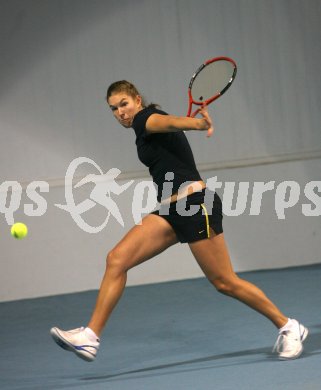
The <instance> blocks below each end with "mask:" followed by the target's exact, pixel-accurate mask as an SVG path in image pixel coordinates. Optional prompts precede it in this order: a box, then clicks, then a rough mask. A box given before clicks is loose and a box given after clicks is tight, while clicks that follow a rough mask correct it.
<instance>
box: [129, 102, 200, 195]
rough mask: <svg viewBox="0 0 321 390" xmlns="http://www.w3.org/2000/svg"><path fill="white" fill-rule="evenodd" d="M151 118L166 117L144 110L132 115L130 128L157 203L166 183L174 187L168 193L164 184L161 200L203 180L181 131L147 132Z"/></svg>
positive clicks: (151, 108)
mask: <svg viewBox="0 0 321 390" xmlns="http://www.w3.org/2000/svg"><path fill="white" fill-rule="evenodd" d="M152 114H161V115H168V114H167V113H166V112H164V111H161V110H159V109H157V108H154V107H146V108H144V109H143V110H141V111H139V112H138V113H137V114H136V115H135V117H134V120H133V124H132V127H133V129H134V130H135V134H136V146H137V153H138V158H139V160H140V161H141V162H142V163H143V164H144V165H146V166H147V167H148V168H149V172H150V174H151V176H152V178H153V181H154V183H155V184H156V185H157V200H158V202H160V201H161V199H162V191H163V184H164V182H165V181H168V182H171V183H173V188H172V191H171V192H170V193H168V188H169V187H170V186H169V185H168V184H167V185H166V190H165V187H164V195H163V199H165V198H168V197H169V196H171V195H173V194H176V193H177V191H178V189H179V187H180V186H181V185H182V184H183V183H185V182H194V181H199V180H202V179H201V176H200V174H199V172H198V170H197V168H196V165H195V161H194V157H193V153H192V149H191V147H190V145H189V142H188V140H187V138H186V136H185V134H184V132H183V131H178V132H169V133H147V132H146V122H147V119H148V118H149V117H150V116H151V115H152ZM165 192H166V194H165Z"/></svg>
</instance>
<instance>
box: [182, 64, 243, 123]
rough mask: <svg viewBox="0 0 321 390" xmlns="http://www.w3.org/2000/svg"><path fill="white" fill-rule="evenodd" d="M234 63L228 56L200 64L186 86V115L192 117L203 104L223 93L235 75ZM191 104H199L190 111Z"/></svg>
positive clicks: (212, 100) (205, 104) (210, 101)
mask: <svg viewBox="0 0 321 390" xmlns="http://www.w3.org/2000/svg"><path fill="white" fill-rule="evenodd" d="M236 71H237V67H236V63H235V62H234V61H233V60H232V59H231V58H228V57H216V58H212V59H211V60H208V61H206V62H204V64H202V65H201V66H200V67H199V68H198V69H197V71H196V72H195V73H194V74H193V76H192V78H191V81H190V83H189V86H188V100H189V104H188V112H187V116H190V117H192V118H193V117H194V116H195V115H197V114H198V113H199V112H200V111H201V109H202V107H203V106H207V105H208V104H210V103H212V102H214V100H216V99H218V98H219V97H220V96H222V95H223V93H225V92H226V91H227V90H228V89H229V87H230V86H231V84H232V83H233V81H234V79H235V76H236ZM193 104H195V105H197V106H200V107H199V108H197V109H196V110H195V111H194V112H192V106H193Z"/></svg>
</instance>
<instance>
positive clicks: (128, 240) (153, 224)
mask: <svg viewBox="0 0 321 390" xmlns="http://www.w3.org/2000/svg"><path fill="white" fill-rule="evenodd" d="M176 242H177V238H176V234H175V233H174V231H173V229H172V228H171V226H170V225H169V224H168V222H166V221H165V220H164V219H163V218H162V217H159V216H157V215H153V214H151V215H148V216H146V217H145V218H144V219H143V221H142V224H141V225H136V226H134V227H133V228H132V229H131V230H130V231H129V232H128V233H127V234H126V235H125V237H124V238H123V239H122V240H121V241H120V242H119V243H118V244H117V245H116V246H115V248H114V249H113V250H112V251H111V252H110V253H109V254H108V256H107V265H106V271H105V275H104V277H103V280H102V283H101V286H100V290H99V294H98V297H97V302H96V306H95V309H94V312H93V314H92V317H91V319H90V321H89V323H88V327H89V328H90V329H92V330H93V331H94V332H95V333H96V334H97V336H100V334H101V332H102V330H103V328H104V326H105V324H106V321H107V320H108V318H109V316H110V314H111V312H112V311H113V309H114V307H115V306H116V304H117V302H118V300H119V298H120V297H121V295H122V293H123V290H124V288H125V285H126V280H127V271H128V270H129V269H130V268H133V267H134V266H136V265H138V264H140V263H143V262H144V261H146V260H148V259H150V258H151V257H153V256H156V255H157V254H159V253H161V252H162V251H164V250H165V249H166V248H168V247H169V246H171V245H173V244H175V243H176Z"/></svg>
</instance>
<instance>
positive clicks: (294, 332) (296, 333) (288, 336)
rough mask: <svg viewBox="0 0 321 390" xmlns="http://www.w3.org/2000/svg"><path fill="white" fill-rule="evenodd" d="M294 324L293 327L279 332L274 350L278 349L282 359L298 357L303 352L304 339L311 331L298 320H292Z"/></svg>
mask: <svg viewBox="0 0 321 390" xmlns="http://www.w3.org/2000/svg"><path fill="white" fill-rule="evenodd" d="M292 324H293V326H292V327H291V329H289V330H285V331H283V332H280V333H279V336H278V338H277V340H276V343H275V345H274V348H273V352H274V351H276V352H277V353H278V354H279V359H281V360H290V359H296V358H298V357H299V356H300V355H301V353H302V352H303V341H304V340H305V339H306V338H307V335H308V333H309V331H308V329H307V328H305V327H304V326H303V325H302V324H300V323H299V322H298V321H297V320H292Z"/></svg>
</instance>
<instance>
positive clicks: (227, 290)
mask: <svg viewBox="0 0 321 390" xmlns="http://www.w3.org/2000/svg"><path fill="white" fill-rule="evenodd" d="M211 283H212V284H213V286H214V287H215V288H216V290H217V291H218V292H219V293H221V294H224V295H228V296H231V297H233V296H235V291H236V289H237V278H231V279H228V278H217V279H214V280H213V281H211Z"/></svg>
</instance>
